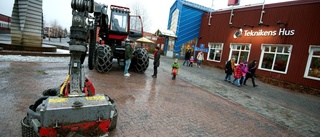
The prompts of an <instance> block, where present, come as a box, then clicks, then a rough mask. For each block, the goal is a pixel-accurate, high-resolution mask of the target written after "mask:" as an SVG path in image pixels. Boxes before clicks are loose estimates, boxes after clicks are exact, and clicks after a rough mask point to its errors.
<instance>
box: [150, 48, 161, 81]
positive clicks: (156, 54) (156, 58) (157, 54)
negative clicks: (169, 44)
mask: <svg viewBox="0 0 320 137" xmlns="http://www.w3.org/2000/svg"><path fill="white" fill-rule="evenodd" d="M153 56H154V61H153V75H152V77H153V78H157V74H158V67H159V66H160V48H159V47H156V50H155V51H154V53H153Z"/></svg>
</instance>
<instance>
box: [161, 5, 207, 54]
mask: <svg viewBox="0 0 320 137" xmlns="http://www.w3.org/2000/svg"><path fill="white" fill-rule="evenodd" d="M176 9H178V10H179V16H178V23H177V30H176V36H177V39H176V41H175V46H174V53H178V54H180V52H181V51H180V50H181V46H182V45H183V44H184V43H186V42H188V41H191V40H193V39H195V38H198V36H199V33H200V26H201V19H202V14H203V13H205V12H212V9H210V8H207V7H204V6H201V5H198V4H195V3H192V2H188V1H186V0H176V2H175V3H174V4H173V5H172V6H171V8H170V13H169V20H168V28H167V29H170V27H171V19H172V13H173V12H174V11H175V10H176ZM166 42H167V41H166ZM166 45H167V43H166ZM165 50H166V49H165Z"/></svg>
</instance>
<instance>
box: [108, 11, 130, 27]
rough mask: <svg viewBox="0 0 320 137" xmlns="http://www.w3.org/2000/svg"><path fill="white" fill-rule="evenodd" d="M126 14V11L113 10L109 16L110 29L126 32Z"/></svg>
mask: <svg viewBox="0 0 320 137" xmlns="http://www.w3.org/2000/svg"><path fill="white" fill-rule="evenodd" d="M127 18H128V14H127V13H126V12H113V14H112V18H111V30H113V31H120V32H127V31H128V30H127V25H128V21H127Z"/></svg>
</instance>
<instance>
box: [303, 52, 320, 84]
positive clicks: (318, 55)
mask: <svg viewBox="0 0 320 137" xmlns="http://www.w3.org/2000/svg"><path fill="white" fill-rule="evenodd" d="M304 77H306V78H310V79H314V80H320V46H310V48H309V58H308V62H307V66H306V70H305V73H304Z"/></svg>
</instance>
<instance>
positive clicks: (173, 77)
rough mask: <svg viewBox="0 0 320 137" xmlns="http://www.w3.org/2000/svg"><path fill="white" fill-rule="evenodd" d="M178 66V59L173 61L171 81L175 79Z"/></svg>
mask: <svg viewBox="0 0 320 137" xmlns="http://www.w3.org/2000/svg"><path fill="white" fill-rule="evenodd" d="M179 67H180V65H179V63H178V59H175V60H174V62H173V63H172V80H175V79H176V75H178V69H179Z"/></svg>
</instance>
